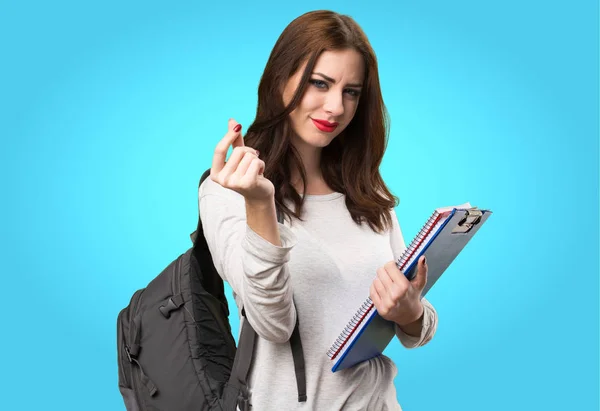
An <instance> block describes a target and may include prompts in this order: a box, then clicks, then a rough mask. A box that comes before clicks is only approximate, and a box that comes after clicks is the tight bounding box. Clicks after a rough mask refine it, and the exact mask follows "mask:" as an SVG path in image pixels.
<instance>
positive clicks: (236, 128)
mask: <svg viewBox="0 0 600 411" xmlns="http://www.w3.org/2000/svg"><path fill="white" fill-rule="evenodd" d="M241 129H242V125H241V124H238V125H237V126H235V127H234V128H233V131H235V132H236V133H237V132H238V131H240V130H241Z"/></svg>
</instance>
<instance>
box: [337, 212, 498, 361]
mask: <svg viewBox="0 0 600 411" xmlns="http://www.w3.org/2000/svg"><path fill="white" fill-rule="evenodd" d="M490 214H491V211H489V210H480V209H477V207H471V205H470V204H469V203H465V204H462V205H460V206H454V207H442V208H438V209H436V210H435V211H434V212H433V214H432V215H431V216H430V217H429V219H428V220H427V222H426V223H425V225H424V226H423V227H422V228H421V230H420V231H419V233H418V234H417V235H416V236H415V238H414V239H413V240H412V242H411V243H410V245H409V246H408V247H407V248H406V250H405V251H404V253H403V254H402V256H401V257H400V258H399V259H398V261H397V262H396V265H397V266H398V268H399V269H400V270H401V271H402V272H403V273H404V275H405V276H406V277H407V278H408V279H409V280H412V279H413V278H414V276H415V275H416V272H417V271H416V267H417V262H418V260H419V258H420V257H421V256H422V255H423V254H424V255H425V256H426V257H427V284H426V286H425V288H424V289H423V292H422V294H421V297H423V296H425V294H427V292H428V291H429V290H430V289H431V287H432V286H433V285H434V284H435V283H436V282H437V281H438V279H439V278H440V277H441V275H442V274H443V273H444V271H445V270H446V269H447V268H448V266H449V265H450V264H451V263H452V261H454V259H455V258H456V257H457V256H458V254H459V253H460V252H461V251H462V250H463V248H464V247H465V246H466V245H467V243H468V242H469V240H471V238H473V236H474V235H475V233H477V231H478V230H479V229H480V228H481V226H482V225H483V224H484V223H485V221H486V220H487V218H488V217H489V216H490ZM395 334H396V333H395V327H394V323H392V322H390V321H387V320H385V319H383V318H382V317H381V316H379V315H378V314H377V310H376V309H375V306H374V305H373V302H372V301H371V298H370V297H368V298H367V299H366V300H365V301H364V302H363V303H362V304H361V305H360V306H359V307H358V309H357V311H356V313H355V314H354V315H353V316H352V318H351V319H350V321H349V322H348V323H347V324H346V327H345V328H344V330H343V331H342V332H341V333H340V335H339V336H338V338H337V339H336V340H335V342H334V343H333V344H332V345H331V347H330V348H329V350H328V351H327V356H328V357H329V359H330V360H331V361H332V362H333V368H332V371H333V372H336V371H340V370H343V369H345V368H348V367H351V366H353V365H355V364H358V363H360V362H363V361H366V360H369V359H371V358H373V357H376V356H378V355H380V354H381V353H382V352H383V350H384V349H385V348H386V347H387V345H388V344H389V343H390V341H391V340H392V338H394V336H395Z"/></svg>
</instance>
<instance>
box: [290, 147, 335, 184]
mask: <svg viewBox="0 0 600 411" xmlns="http://www.w3.org/2000/svg"><path fill="white" fill-rule="evenodd" d="M294 147H295V148H296V150H297V151H298V153H299V154H300V158H301V160H302V164H303V165H304V170H305V172H306V189H304V185H303V183H302V179H301V178H300V171H299V170H292V185H293V186H294V188H295V189H296V191H298V192H299V193H302V192H304V194H317V195H318V194H329V193H332V192H333V190H331V188H329V187H328V186H327V184H326V183H325V180H323V173H322V172H321V150H322V149H321V148H320V147H312V146H309V145H307V144H301V143H300V144H294Z"/></svg>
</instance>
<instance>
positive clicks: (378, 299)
mask: <svg viewBox="0 0 600 411" xmlns="http://www.w3.org/2000/svg"><path fill="white" fill-rule="evenodd" d="M369 296H370V297H371V301H373V304H374V305H375V309H376V310H377V311H381V309H382V308H383V304H382V302H381V296H380V295H379V293H378V292H377V290H376V289H375V282H373V283H371V288H370V290H369Z"/></svg>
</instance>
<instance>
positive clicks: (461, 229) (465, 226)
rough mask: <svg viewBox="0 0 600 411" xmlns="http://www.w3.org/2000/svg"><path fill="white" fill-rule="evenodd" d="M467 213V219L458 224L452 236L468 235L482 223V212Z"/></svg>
mask: <svg viewBox="0 0 600 411" xmlns="http://www.w3.org/2000/svg"><path fill="white" fill-rule="evenodd" d="M465 211H466V214H465V218H463V219H462V220H460V221H459V222H458V224H456V227H454V229H452V234H464V233H468V232H469V231H471V229H472V228H473V226H475V225H477V224H479V221H481V216H483V212H482V211H481V210H476V209H470V210H465Z"/></svg>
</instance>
